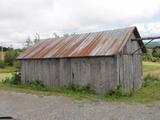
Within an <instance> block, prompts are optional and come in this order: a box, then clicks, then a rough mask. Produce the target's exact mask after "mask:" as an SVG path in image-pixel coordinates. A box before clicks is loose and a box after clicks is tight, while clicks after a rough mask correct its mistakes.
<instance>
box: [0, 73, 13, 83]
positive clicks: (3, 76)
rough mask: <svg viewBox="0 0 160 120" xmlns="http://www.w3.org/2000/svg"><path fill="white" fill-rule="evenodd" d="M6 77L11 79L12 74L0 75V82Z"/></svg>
mask: <svg viewBox="0 0 160 120" xmlns="http://www.w3.org/2000/svg"><path fill="white" fill-rule="evenodd" d="M6 77H7V78H8V77H9V78H10V77H12V73H0V81H2V80H4V79H5V78H6Z"/></svg>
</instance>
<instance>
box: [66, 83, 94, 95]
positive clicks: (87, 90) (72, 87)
mask: <svg viewBox="0 0 160 120" xmlns="http://www.w3.org/2000/svg"><path fill="white" fill-rule="evenodd" d="M64 88H65V89H67V90H70V91H74V92H84V93H92V94H95V91H94V90H92V89H91V88H90V85H89V84H88V85H87V86H79V85H75V84H74V83H70V84H69V85H68V86H65V87H64Z"/></svg>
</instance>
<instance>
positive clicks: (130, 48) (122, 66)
mask: <svg viewBox="0 0 160 120" xmlns="http://www.w3.org/2000/svg"><path fill="white" fill-rule="evenodd" d="M134 38H135V35H134V34H132V35H131V37H130V40H128V42H127V44H126V45H125V47H124V49H123V53H122V54H121V55H118V56H117V64H119V66H117V69H118V70H119V73H118V74H119V83H120V84H122V86H123V87H124V88H125V89H126V90H127V91H129V92H131V91H132V90H137V89H139V88H140V87H141V85H142V76H143V72H142V54H143V53H142V50H141V49H139V48H140V45H139V44H138V42H137V41H131V39H134ZM137 49H139V50H138V51H137V52H136V53H134V54H132V53H133V52H134V51H136V50H137Z"/></svg>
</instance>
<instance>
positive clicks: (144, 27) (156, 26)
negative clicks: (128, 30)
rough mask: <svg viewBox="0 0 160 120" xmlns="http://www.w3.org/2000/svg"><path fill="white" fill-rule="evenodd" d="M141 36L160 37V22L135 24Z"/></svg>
mask: <svg viewBox="0 0 160 120" xmlns="http://www.w3.org/2000/svg"><path fill="white" fill-rule="evenodd" d="M134 26H137V27H138V30H139V32H140V33H141V36H160V22H152V23H147V24H145V23H141V24H135V25H134Z"/></svg>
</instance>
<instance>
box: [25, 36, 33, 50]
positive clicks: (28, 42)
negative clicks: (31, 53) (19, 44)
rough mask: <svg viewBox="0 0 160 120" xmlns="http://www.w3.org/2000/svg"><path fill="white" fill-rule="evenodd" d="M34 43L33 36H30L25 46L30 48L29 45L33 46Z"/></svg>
mask: <svg viewBox="0 0 160 120" xmlns="http://www.w3.org/2000/svg"><path fill="white" fill-rule="evenodd" d="M32 45H33V42H32V41H31V38H30V37H28V38H27V40H26V42H25V47H26V48H29V47H31V46H32Z"/></svg>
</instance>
